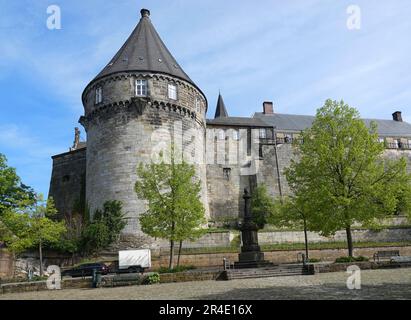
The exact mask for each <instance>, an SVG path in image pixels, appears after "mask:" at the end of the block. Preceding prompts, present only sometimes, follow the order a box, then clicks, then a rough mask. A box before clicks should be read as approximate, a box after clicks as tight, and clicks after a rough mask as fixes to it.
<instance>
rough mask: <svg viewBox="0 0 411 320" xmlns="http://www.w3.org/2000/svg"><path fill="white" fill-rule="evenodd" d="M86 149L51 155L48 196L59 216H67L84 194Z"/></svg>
mask: <svg viewBox="0 0 411 320" xmlns="http://www.w3.org/2000/svg"><path fill="white" fill-rule="evenodd" d="M85 177H86V149H85V148H83V149H79V150H75V151H71V152H67V153H64V154H60V155H57V156H54V157H53V169H52V174H51V182H50V190H49V197H52V198H53V199H54V202H55V206H56V209H57V210H58V214H59V216H60V217H65V216H69V215H71V214H72V213H73V208H74V207H75V206H76V204H78V203H79V202H80V201H81V200H82V199H84V196H85Z"/></svg>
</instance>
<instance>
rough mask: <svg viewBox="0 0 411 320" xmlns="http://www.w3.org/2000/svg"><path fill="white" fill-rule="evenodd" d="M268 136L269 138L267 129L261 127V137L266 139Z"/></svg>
mask: <svg viewBox="0 0 411 320" xmlns="http://www.w3.org/2000/svg"><path fill="white" fill-rule="evenodd" d="M266 138H267V130H266V129H260V139H266Z"/></svg>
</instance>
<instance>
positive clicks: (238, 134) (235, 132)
mask: <svg viewBox="0 0 411 320" xmlns="http://www.w3.org/2000/svg"><path fill="white" fill-rule="evenodd" d="M233 140H234V141H238V140H240V132H238V130H233Z"/></svg>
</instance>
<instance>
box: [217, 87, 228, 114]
mask: <svg viewBox="0 0 411 320" xmlns="http://www.w3.org/2000/svg"><path fill="white" fill-rule="evenodd" d="M226 117H228V112H227V109H226V107H225V104H224V100H223V97H222V96H221V93H219V94H218V101H217V107H216V110H215V116H214V119H217V118H226Z"/></svg>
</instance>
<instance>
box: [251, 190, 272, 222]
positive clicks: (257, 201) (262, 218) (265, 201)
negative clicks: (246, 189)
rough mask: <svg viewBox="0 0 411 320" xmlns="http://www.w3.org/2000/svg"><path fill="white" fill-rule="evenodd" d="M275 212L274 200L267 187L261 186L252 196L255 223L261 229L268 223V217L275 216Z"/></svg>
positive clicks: (252, 211)
mask: <svg viewBox="0 0 411 320" xmlns="http://www.w3.org/2000/svg"><path fill="white" fill-rule="evenodd" d="M274 211H275V202H274V199H273V198H272V197H271V196H270V195H269V194H268V191H267V187H266V186H265V185H260V186H258V187H257V188H255V190H254V191H253V193H252V195H251V213H252V217H253V221H254V222H255V224H256V225H257V226H258V227H259V228H260V229H262V228H264V225H265V224H266V223H267V222H268V221H267V219H268V217H272V216H273V212H274Z"/></svg>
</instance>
